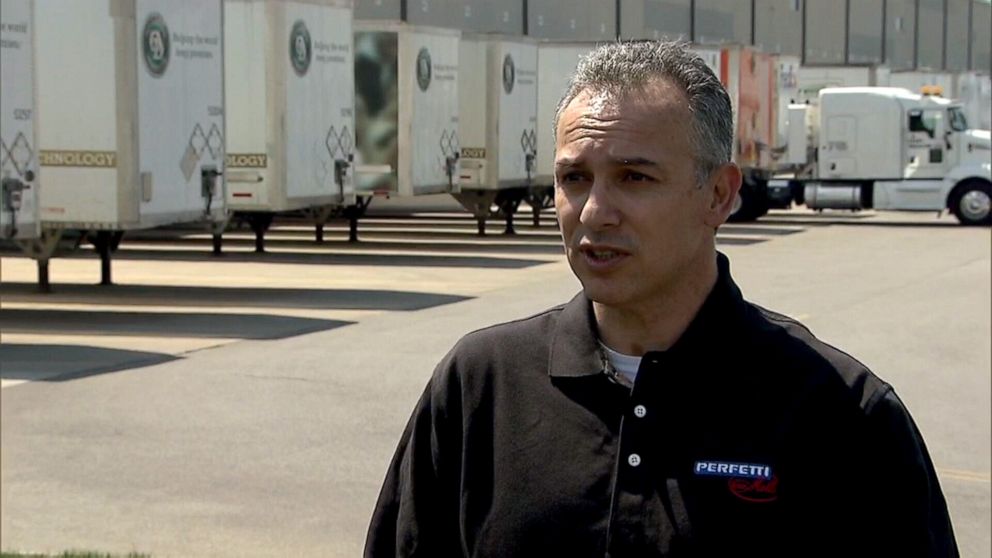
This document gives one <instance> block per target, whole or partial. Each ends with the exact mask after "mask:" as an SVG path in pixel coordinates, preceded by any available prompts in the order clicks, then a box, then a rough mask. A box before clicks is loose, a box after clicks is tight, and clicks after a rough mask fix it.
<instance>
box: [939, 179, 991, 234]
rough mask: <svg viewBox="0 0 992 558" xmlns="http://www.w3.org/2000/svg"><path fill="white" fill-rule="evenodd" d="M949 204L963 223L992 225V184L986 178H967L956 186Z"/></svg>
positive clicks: (968, 224)
mask: <svg viewBox="0 0 992 558" xmlns="http://www.w3.org/2000/svg"><path fill="white" fill-rule="evenodd" d="M948 205H949V206H950V209H951V212H952V213H954V216H955V217H957V219H958V221H960V222H961V224H962V225H967V226H981V225H992V185H990V184H989V183H988V182H986V181H984V180H975V179H972V180H966V181H964V182H962V183H961V184H958V185H957V186H955V187H954V191H953V192H951V196H950V198H949V203H948Z"/></svg>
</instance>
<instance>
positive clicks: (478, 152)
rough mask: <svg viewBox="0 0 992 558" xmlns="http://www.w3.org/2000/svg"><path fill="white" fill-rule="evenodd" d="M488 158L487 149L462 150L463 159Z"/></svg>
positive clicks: (471, 148)
mask: <svg viewBox="0 0 992 558" xmlns="http://www.w3.org/2000/svg"><path fill="white" fill-rule="evenodd" d="M485 158H486V148H485V147H463V148H462V159H485Z"/></svg>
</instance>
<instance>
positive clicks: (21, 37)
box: [0, 0, 41, 246]
mask: <svg viewBox="0 0 992 558" xmlns="http://www.w3.org/2000/svg"><path fill="white" fill-rule="evenodd" d="M33 19H34V17H33V9H32V2H31V0H4V2H3V11H0V194H2V198H0V238H2V239H3V240H4V241H15V242H17V243H19V244H22V245H24V243H34V242H36V241H38V238H39V236H40V232H41V229H40V224H39V221H38V203H37V199H38V184H39V173H38V159H37V153H36V151H37V142H36V141H35V138H36V137H37V133H36V126H37V122H38V118H37V112H36V111H35V87H34V48H35V47H34V34H35V32H34V21H33ZM28 246H30V244H29V245H28Z"/></svg>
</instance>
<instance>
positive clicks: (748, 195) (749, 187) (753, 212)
mask: <svg viewBox="0 0 992 558" xmlns="http://www.w3.org/2000/svg"><path fill="white" fill-rule="evenodd" d="M766 213H768V194H766V193H765V190H764V185H763V184H762V183H761V182H756V181H754V180H752V179H750V178H749V177H745V178H744V183H743V184H741V189H740V191H739V192H738V193H737V198H736V199H735V200H734V206H733V208H732V209H731V211H730V216H729V217H727V221H730V222H731V223H746V222H749V221H754V220H756V219H757V218H758V217H761V216H763V215H765V214H766Z"/></svg>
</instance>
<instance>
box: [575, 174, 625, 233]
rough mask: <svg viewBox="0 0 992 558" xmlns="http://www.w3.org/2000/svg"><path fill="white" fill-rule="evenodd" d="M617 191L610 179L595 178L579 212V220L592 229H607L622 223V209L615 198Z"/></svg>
mask: <svg viewBox="0 0 992 558" xmlns="http://www.w3.org/2000/svg"><path fill="white" fill-rule="evenodd" d="M615 195H616V192H615V191H614V189H613V187H612V185H611V184H610V183H609V181H608V180H606V179H602V178H596V179H594V180H593V183H592V187H591V188H590V189H589V195H588V196H586V199H585V203H583V205H582V212H581V213H580V214H579V222H580V223H582V224H583V225H585V226H587V227H589V228H590V229H592V230H600V229H607V228H610V227H615V226H617V225H619V224H620V211H619V210H618V208H617V204H616V200H615V199H614V198H615Z"/></svg>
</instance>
